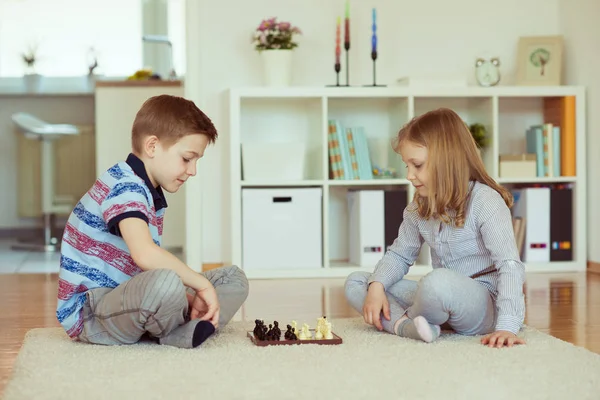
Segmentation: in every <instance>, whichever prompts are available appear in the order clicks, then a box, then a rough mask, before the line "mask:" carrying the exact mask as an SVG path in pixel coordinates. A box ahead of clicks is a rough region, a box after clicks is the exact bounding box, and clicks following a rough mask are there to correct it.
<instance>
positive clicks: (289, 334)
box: [283, 324, 292, 340]
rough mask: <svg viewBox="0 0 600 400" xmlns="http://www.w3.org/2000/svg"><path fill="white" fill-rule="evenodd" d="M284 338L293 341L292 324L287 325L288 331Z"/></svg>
mask: <svg viewBox="0 0 600 400" xmlns="http://www.w3.org/2000/svg"><path fill="white" fill-rule="evenodd" d="M283 337H284V338H285V339H286V340H292V326H291V325H290V324H288V325H287V330H286V331H285V334H284V335H283Z"/></svg>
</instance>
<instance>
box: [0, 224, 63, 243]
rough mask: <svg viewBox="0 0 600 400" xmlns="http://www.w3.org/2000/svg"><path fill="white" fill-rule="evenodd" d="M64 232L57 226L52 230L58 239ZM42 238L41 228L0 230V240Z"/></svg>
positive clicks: (42, 231) (42, 230)
mask: <svg viewBox="0 0 600 400" xmlns="http://www.w3.org/2000/svg"><path fill="white" fill-rule="evenodd" d="M63 231H64V226H60V225H57V226H56V227H55V228H54V234H55V235H57V236H58V237H59V239H60V237H61V236H62V233H63ZM43 236H44V229H43V228H36V227H29V228H0V239H12V240H22V239H25V240H27V239H33V238H39V237H43Z"/></svg>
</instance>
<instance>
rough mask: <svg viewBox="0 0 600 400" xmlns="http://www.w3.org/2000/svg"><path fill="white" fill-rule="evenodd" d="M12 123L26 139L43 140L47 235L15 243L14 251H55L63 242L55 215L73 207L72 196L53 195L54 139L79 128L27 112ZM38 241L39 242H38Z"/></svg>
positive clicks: (14, 118)
mask: <svg viewBox="0 0 600 400" xmlns="http://www.w3.org/2000/svg"><path fill="white" fill-rule="evenodd" d="M12 120H13V122H14V123H15V124H16V125H17V126H18V127H19V129H20V130H21V131H22V132H23V134H24V135H25V137H26V138H27V139H32V140H39V141H41V149H42V162H41V171H40V172H41V175H40V176H41V180H42V217H43V224H44V237H43V241H42V243H37V242H35V243H19V244H17V245H14V246H12V249H13V250H33V251H45V252H55V251H58V250H59V249H60V243H59V242H58V240H57V238H56V237H55V236H54V235H53V230H54V225H55V219H56V214H59V213H60V214H66V213H69V212H70V211H71V210H72V209H73V204H68V203H67V204H64V202H65V201H72V199H70V198H65V197H60V196H55V194H54V146H53V144H54V141H55V140H57V139H60V138H61V137H64V136H69V135H78V134H79V133H80V132H79V129H78V128H77V127H76V126H74V125H67V124H49V123H47V122H45V121H42V120H41V119H39V118H36V117H34V116H33V115H31V114H27V113H23V112H20V113H16V114H13V115H12ZM38 242H39V241H38Z"/></svg>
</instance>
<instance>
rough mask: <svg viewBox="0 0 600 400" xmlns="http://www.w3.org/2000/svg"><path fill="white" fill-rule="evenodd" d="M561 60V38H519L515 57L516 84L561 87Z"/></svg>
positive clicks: (558, 36)
mask: <svg viewBox="0 0 600 400" xmlns="http://www.w3.org/2000/svg"><path fill="white" fill-rule="evenodd" d="M562 58H563V37H562V36H560V35H557V36H530V37H521V38H520V39H519V50H518V57H517V84H518V85H525V86H526V85H534V86H544V85H551V86H559V85H561V82H562Z"/></svg>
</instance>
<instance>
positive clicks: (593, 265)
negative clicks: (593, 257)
mask: <svg viewBox="0 0 600 400" xmlns="http://www.w3.org/2000/svg"><path fill="white" fill-rule="evenodd" d="M587 270H588V272H591V273H593V274H600V263H597V262H592V261H588V265H587Z"/></svg>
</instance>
